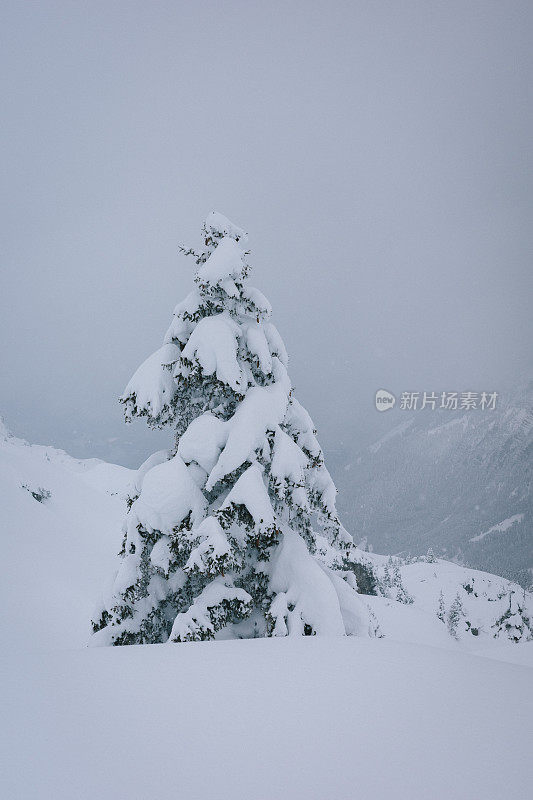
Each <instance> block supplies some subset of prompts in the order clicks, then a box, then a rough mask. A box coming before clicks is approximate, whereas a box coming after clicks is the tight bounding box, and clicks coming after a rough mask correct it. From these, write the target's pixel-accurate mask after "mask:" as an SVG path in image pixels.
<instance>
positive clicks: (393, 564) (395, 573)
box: [381, 556, 413, 605]
mask: <svg viewBox="0 0 533 800" xmlns="http://www.w3.org/2000/svg"><path fill="white" fill-rule="evenodd" d="M400 563H401V562H400V561H399V559H393V557H392V556H389V558H388V560H387V561H386V563H385V567H384V568H383V577H382V579H381V591H382V593H383V594H384V595H385V596H386V597H391V598H392V599H394V600H397V601H398V603H405V604H407V605H410V604H411V603H413V598H412V597H411V595H410V594H409V592H408V591H407V589H406V588H405V586H404V585H403V580H402V573H401V571H400Z"/></svg>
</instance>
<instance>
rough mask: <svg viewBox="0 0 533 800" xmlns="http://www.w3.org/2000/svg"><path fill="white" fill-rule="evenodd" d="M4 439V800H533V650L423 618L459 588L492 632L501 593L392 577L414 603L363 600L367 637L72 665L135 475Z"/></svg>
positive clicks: (0, 451)
mask: <svg viewBox="0 0 533 800" xmlns="http://www.w3.org/2000/svg"><path fill="white" fill-rule="evenodd" d="M1 440H2V436H1V435H0V492H1V504H2V517H3V523H4V524H3V530H2V553H3V565H4V572H5V576H4V581H2V587H1V592H2V594H1V602H2V609H3V612H4V613H3V614H2V617H1V619H0V626H1V628H0V637H1V638H0V640H1V642H2V657H1V667H0V669H1V676H0V686H1V687H2V697H1V698H0V702H1V707H2V723H3V724H2V727H1V730H2V734H1V735H2V744H1V749H2V753H3V758H2V762H3V768H2V770H1V777H0V781H1V784H0V797H1V798H4V797H5V798H9V799H10V800H11V799H12V798H13V799H14V800H18V799H19V798H20V800H34V799H35V800H72V798H80V800H83V799H84V798H86V799H87V800H89V799H90V800H122V798H124V800H126V798H127V799H128V800H166V798H169V800H170V798H172V800H176V798H179V800H196V799H198V800H200V798H201V799H202V800H204V798H205V800H207V798H210V799H211V798H212V799H214V800H226V798H227V799H228V800H240V798H242V800H313V799H314V798H316V799H317V800H325V798H328V799H329V798H331V799H332V800H345V799H346V800H352V798H359V797H361V798H363V797H371V798H374V800H379V799H380V798H387V800H388V799H389V798H397V800H404V798H405V800H417V798H420V799H421V800H422V799H423V800H426V799H427V798H431V799H432V800H449V799H453V800H461V798H465V800H466V798H469V800H477V799H478V798H479V800H492V799H494V800H504V798H505V800H514V798H516V800H518V799H519V798H520V799H521V798H525V797H528V796H530V794H531V786H532V785H533V768H532V763H531V719H532V712H533V704H532V688H531V687H532V678H533V671H532V669H531V667H532V666H533V643H525V644H520V645H513V644H511V643H508V642H506V641H503V640H502V641H500V640H494V639H492V637H491V636H490V635H489V632H488V630H487V631H486V636H482V635H480V636H478V637H472V636H470V635H468V636H467V635H463V636H461V638H460V639H459V641H455V640H454V639H452V638H451V637H450V636H449V635H448V634H447V632H446V629H445V626H444V625H443V624H442V623H440V622H439V621H438V620H437V619H436V617H435V601H436V598H437V596H438V594H439V592H440V590H441V589H442V590H443V593H444V595H445V598H446V601H447V602H448V601H451V600H452V599H453V597H454V595H455V593H456V592H457V591H458V590H460V589H461V587H462V585H463V583H465V581H469V580H471V578H474V580H475V585H476V587H478V588H479V591H477V592H476V593H477V594H478V597H477V598H475V597H474V594H473V593H472V594H466V593H465V597H464V598H463V599H464V603H465V609H466V611H467V613H468V615H469V616H470V617H472V620H474V619H475V620H476V621H479V620H480V621H481V622H480V624H483V623H484V624H485V627H486V628H488V625H489V622H490V619H491V617H490V615H491V614H493V613H495V611H494V609H495V605H497V602H498V601H496V600H494V599H491V596H494V593H497V591H498V589H499V586H500V585H501V582H500V579H497V578H495V577H494V576H486V575H485V574H484V573H476V572H475V571H472V570H464V569H463V568H461V567H457V566H456V565H453V564H447V563H446V562H439V563H438V564H413V565H409V566H406V567H402V580H403V583H404V585H405V588H406V590H407V591H408V592H409V593H410V594H411V595H412V596H413V597H414V598H415V602H414V604H412V605H405V604H403V603H398V602H395V601H394V600H392V599H388V598H383V597H381V598H368V601H369V604H370V605H371V606H372V609H373V611H374V613H375V615H376V617H377V618H378V620H379V624H380V627H381V629H382V632H383V633H384V634H385V638H381V639H366V638H344V639H326V638H319V637H312V638H304V639H287V638H283V639H271V640H249V641H236V642H235V641H229V642H223V641H221V642H210V643H194V644H180V645H155V646H146V647H125V648H95V649H86V648H85V647H84V644H85V641H86V636H87V633H88V619H89V617H90V614H91V611H92V609H93V605H94V602H95V599H96V597H97V595H98V592H99V591H100V588H101V587H102V580H105V579H106V578H107V576H108V575H109V573H110V562H111V560H112V558H113V554H114V552H115V551H116V549H117V546H118V541H119V538H120V519H121V516H122V512H123V506H122V502H121V500H120V496H121V494H122V493H123V491H124V489H125V486H126V484H127V482H128V481H129V480H130V479H131V477H132V476H131V473H130V472H129V471H128V470H124V469H122V468H119V467H115V466H113V465H109V464H104V463H102V462H97V461H90V462H79V461H75V460H74V459H71V458H70V457H68V456H67V455H65V454H62V453H58V451H55V450H53V449H51V448H41V447H34V446H32V447H30V446H28V445H25V444H24V443H21V442H20V441H18V440H13V439H7V440H6V441H1ZM22 484H25V485H27V486H28V487H29V488H30V489H31V490H36V489H38V488H39V487H42V488H44V489H48V490H49V491H50V492H51V497H50V498H49V499H45V500H44V502H38V501H37V500H36V499H35V498H34V497H33V496H32V495H31V493H30V492H29V491H28V490H27V489H24V488H22ZM372 558H373V559H374V560H375V561H376V562H379V561H380V559H379V557H376V556H373V557H372ZM382 563H384V562H382ZM491 593H492V594H491ZM482 656H484V657H482ZM487 656H488V657H487ZM512 662H514V663H512Z"/></svg>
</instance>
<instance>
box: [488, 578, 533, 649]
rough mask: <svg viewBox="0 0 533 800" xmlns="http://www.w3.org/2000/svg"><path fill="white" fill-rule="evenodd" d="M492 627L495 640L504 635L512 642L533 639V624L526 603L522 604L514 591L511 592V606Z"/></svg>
mask: <svg viewBox="0 0 533 800" xmlns="http://www.w3.org/2000/svg"><path fill="white" fill-rule="evenodd" d="M524 600H525V592H524ZM492 627H493V629H494V638H497V637H498V636H501V635H502V634H503V635H506V636H507V637H508V638H509V639H510V640H511V641H512V642H520V641H528V640H531V639H533V624H532V622H531V620H530V618H529V615H528V613H527V611H526V610H525V603H522V604H520V601H519V600H518V598H517V597H516V592H515V591H514V590H513V589H511V590H510V591H509V606H508V607H507V608H506V610H505V612H504V613H503V614H502V616H501V617H500V618H499V619H497V620H496V622H495V623H494V625H493V626H492Z"/></svg>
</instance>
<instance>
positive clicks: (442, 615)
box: [437, 589, 446, 622]
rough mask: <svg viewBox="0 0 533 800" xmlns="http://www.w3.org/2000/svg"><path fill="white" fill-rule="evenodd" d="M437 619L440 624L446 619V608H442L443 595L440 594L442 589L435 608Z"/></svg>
mask: <svg viewBox="0 0 533 800" xmlns="http://www.w3.org/2000/svg"><path fill="white" fill-rule="evenodd" d="M437 617H438V618H439V619H440V621H441V622H444V621H445V618H446V608H445V606H444V595H443V593H442V589H441V591H440V594H439V603H438V606H437Z"/></svg>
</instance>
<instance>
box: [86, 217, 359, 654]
mask: <svg viewBox="0 0 533 800" xmlns="http://www.w3.org/2000/svg"><path fill="white" fill-rule="evenodd" d="M246 238H247V237H246V234H245V233H244V231H243V230H242V229H240V228H238V227H237V226H235V225H233V224H232V223H231V222H230V221H229V220H228V219H226V218H225V217H223V216H222V215H221V214H218V213H212V214H210V215H209V217H208V218H207V220H206V222H205V224H204V228H203V239H204V247H203V248H202V249H201V250H199V251H195V250H193V249H192V248H181V250H182V252H183V253H185V255H187V256H188V257H189V258H191V259H192V260H194V261H195V263H196V275H195V283H196V286H195V288H194V290H193V291H192V292H191V293H190V294H189V295H188V296H187V297H186V299H185V300H184V301H183V302H182V303H180V304H179V305H178V306H177V307H176V309H175V311H174V316H173V319H172V322H171V325H170V327H169V329H168V331H167V334H166V336H165V339H164V342H163V345H162V347H161V348H160V349H159V350H157V351H156V352H155V353H154V354H153V355H152V356H150V357H149V358H148V359H147V360H146V361H145V362H144V364H142V365H141V367H140V368H139V369H138V370H137V372H136V373H135V375H134V376H133V378H132V379H131V381H130V382H129V384H128V386H127V387H126V390H125V392H124V395H123V397H122V398H121V402H122V403H123V404H124V408H125V415H126V419H127V420H131V419H132V418H133V417H145V418H146V421H147V422H148V424H149V425H150V426H152V427H162V426H169V427H171V428H172V429H173V430H174V444H173V446H172V448H171V449H170V450H169V451H166V450H165V451H160V452H158V453H155V454H154V455H153V456H151V457H150V458H149V459H148V460H147V461H146V462H145V463H144V464H143V465H142V466H141V468H140V469H139V471H138V474H137V478H136V481H135V485H134V487H133V489H132V492H131V496H130V497H129V500H128V506H129V508H128V513H127V515H126V519H125V523H124V529H123V533H124V536H123V543H122V549H121V551H120V554H119V566H118V571H117V574H116V576H115V578H114V581H113V586H112V588H111V590H110V592H109V594H108V596H107V597H105V598H104V601H103V604H102V608H100V609H99V610H98V612H97V614H96V615H95V619H94V620H93V630H94V637H93V640H94V642H95V643H101V644H137V643H149V642H164V641H168V640H169V639H170V640H171V641H175V642H179V641H187V640H197V639H210V638H213V637H214V636H215V635H216V634H217V633H218V632H220V633H219V636H223V637H226V638H227V637H241V638H242V637H253V636H257V635H260V636H270V635H275V636H280V635H286V634H301V635H311V634H315V633H318V634H321V633H327V634H338V635H344V634H355V633H362V632H365V631H366V630H367V629H368V625H369V618H368V611H367V609H366V606H365V605H364V604H363V603H362V602H361V600H360V598H359V596H358V594H357V582H356V581H357V578H356V576H357V570H354V569H353V564H354V563H355V555H354V551H355V548H354V546H353V542H352V539H351V537H350V536H349V534H348V533H347V532H346V530H345V529H344V528H343V526H342V524H341V523H340V521H339V518H338V515H337V511H336V507H335V495H336V489H335V486H334V484H333V482H332V480H331V477H330V475H329V472H328V470H327V469H326V466H325V464H324V457H323V454H322V450H321V448H320V445H319V443H318V441H317V438H316V431H315V429H314V425H313V423H312V420H311V418H310V417H309V414H308V413H307V411H305V409H304V408H303V407H302V406H301V405H300V404H299V402H298V401H297V400H296V398H295V396H294V392H293V389H292V385H291V381H290V378H289V375H288V373H287V353H286V350H285V347H284V344H283V341H282V339H281V337H280V335H279V333H278V331H277V330H276V328H275V327H274V325H273V324H272V322H271V321H270V317H271V307H270V304H269V302H268V300H267V299H266V298H265V297H264V296H263V295H262V294H261V292H259V291H258V290H257V289H255V288H253V287H251V286H250V285H249V284H248V282H247V278H248V274H249V271H250V266H249V264H248V262H247V255H248V253H247V252H246V251H245V249H244V248H245V244H246ZM361 569H364V567H363V566H361V565H360V567H359V570H361Z"/></svg>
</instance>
